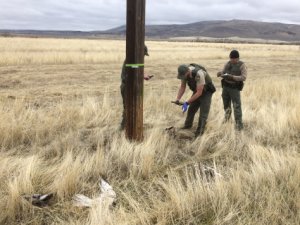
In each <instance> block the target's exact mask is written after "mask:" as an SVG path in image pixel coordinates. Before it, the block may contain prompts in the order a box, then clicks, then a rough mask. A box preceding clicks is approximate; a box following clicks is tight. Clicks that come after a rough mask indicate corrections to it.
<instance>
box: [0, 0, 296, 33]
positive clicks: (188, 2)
mask: <svg viewBox="0 0 300 225" xmlns="http://www.w3.org/2000/svg"><path fill="white" fill-rule="evenodd" d="M126 2H127V1H126V0H0V29H33V30H79V31H92V30H107V29H111V28H115V27H118V26H122V25H125V23H126ZM299 12H300V1H299V0H285V1H283V0H244V1H238V0H236V1H234V0H231V1H229V0H146V25H155V24H186V23H193V22H200V21H208V20H231V19H243V20H255V21H264V22H281V23H290V24H300V13H299Z"/></svg>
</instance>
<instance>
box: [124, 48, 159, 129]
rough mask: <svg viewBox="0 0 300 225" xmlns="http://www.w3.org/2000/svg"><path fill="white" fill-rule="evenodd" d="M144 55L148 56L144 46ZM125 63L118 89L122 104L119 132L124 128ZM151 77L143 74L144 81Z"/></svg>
mask: <svg viewBox="0 0 300 225" xmlns="http://www.w3.org/2000/svg"><path fill="white" fill-rule="evenodd" d="M144 55H145V56H149V53H148V47H147V46H146V45H145V47H144ZM125 61H126V60H125ZM125 61H124V63H123V66H122V72H121V86H120V89H121V95H122V102H123V113H122V120H121V124H120V130H124V128H125V89H126V83H125V80H126V73H125V71H126V70H125ZM152 77H153V76H149V75H147V74H144V80H150V79H151V78H152Z"/></svg>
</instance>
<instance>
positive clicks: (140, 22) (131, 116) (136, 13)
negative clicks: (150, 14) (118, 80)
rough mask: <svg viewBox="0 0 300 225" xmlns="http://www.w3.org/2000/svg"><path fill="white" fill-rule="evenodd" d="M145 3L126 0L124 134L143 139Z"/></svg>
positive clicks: (136, 0) (130, 138) (143, 0)
mask: <svg viewBox="0 0 300 225" xmlns="http://www.w3.org/2000/svg"><path fill="white" fill-rule="evenodd" d="M144 41H145V0H127V22H126V62H125V63H126V80H125V82H126V89H125V133H126V137H127V138H128V139H129V140H133V141H142V140H143V92H144Z"/></svg>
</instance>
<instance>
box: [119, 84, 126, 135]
mask: <svg viewBox="0 0 300 225" xmlns="http://www.w3.org/2000/svg"><path fill="white" fill-rule="evenodd" d="M120 89H121V95H122V101H123V112H122V120H121V124H120V129H121V130H123V129H124V128H125V84H123V83H122V84H121V86H120Z"/></svg>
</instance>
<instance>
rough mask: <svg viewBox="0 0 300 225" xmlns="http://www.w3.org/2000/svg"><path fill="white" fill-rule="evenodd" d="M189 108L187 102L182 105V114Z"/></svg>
mask: <svg viewBox="0 0 300 225" xmlns="http://www.w3.org/2000/svg"><path fill="white" fill-rule="evenodd" d="M188 107H189V103H188V102H184V103H183V105H182V112H186V110H187V109H188Z"/></svg>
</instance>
